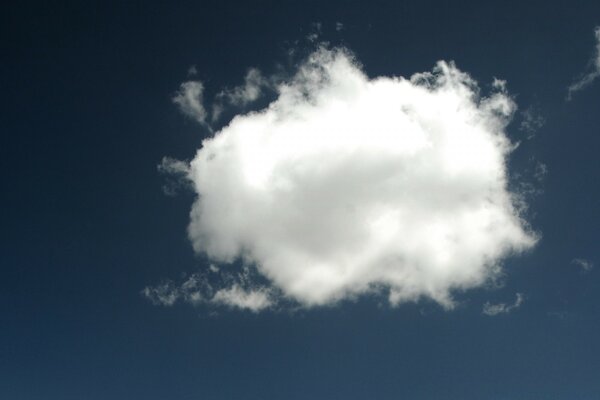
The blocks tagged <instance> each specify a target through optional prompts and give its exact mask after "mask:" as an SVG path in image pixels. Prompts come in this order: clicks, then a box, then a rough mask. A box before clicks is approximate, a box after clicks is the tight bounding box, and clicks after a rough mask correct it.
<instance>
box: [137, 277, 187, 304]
mask: <svg viewBox="0 0 600 400" xmlns="http://www.w3.org/2000/svg"><path fill="white" fill-rule="evenodd" d="M142 294H143V295H144V296H145V297H146V298H148V299H149V300H150V301H151V302H152V303H153V304H156V305H162V306H172V305H173V304H175V302H177V299H178V298H179V292H178V291H177V290H176V288H175V287H174V286H173V284H172V283H171V282H165V283H162V284H160V285H158V286H154V287H151V286H148V287H145V288H144V290H142Z"/></svg>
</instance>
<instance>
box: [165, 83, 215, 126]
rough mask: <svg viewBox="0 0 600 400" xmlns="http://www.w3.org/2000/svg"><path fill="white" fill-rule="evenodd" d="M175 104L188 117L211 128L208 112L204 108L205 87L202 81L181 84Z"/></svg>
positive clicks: (174, 98) (175, 97)
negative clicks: (207, 121) (207, 119)
mask: <svg viewBox="0 0 600 400" xmlns="http://www.w3.org/2000/svg"><path fill="white" fill-rule="evenodd" d="M172 100H173V103H175V104H177V105H178V106H179V109H180V110H181V112H182V113H183V114H185V115H186V116H188V117H190V118H192V119H194V120H195V121H196V122H198V123H200V124H202V125H204V126H206V127H208V128H210V127H209V126H208V124H207V123H206V118H207V116H208V115H207V112H206V109H205V108H204V85H203V84H202V82H200V81H188V82H184V83H182V84H181V86H180V87H179V90H178V91H177V92H176V93H175V95H174V96H173V98H172Z"/></svg>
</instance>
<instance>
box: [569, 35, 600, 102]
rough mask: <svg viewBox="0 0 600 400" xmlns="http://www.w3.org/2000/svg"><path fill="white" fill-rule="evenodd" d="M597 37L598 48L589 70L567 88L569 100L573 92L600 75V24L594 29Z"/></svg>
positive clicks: (586, 85)
mask: <svg viewBox="0 0 600 400" xmlns="http://www.w3.org/2000/svg"><path fill="white" fill-rule="evenodd" d="M594 35H595V37H596V48H595V51H594V55H593V56H592V59H591V61H590V63H589V67H588V72H586V73H584V74H582V75H581V76H580V77H579V78H577V80H575V82H573V83H572V84H571V85H570V86H569V88H568V90H567V100H571V98H572V96H573V93H575V92H578V91H580V90H582V89H584V88H586V87H588V86H589V85H590V84H591V83H592V82H594V81H595V80H596V78H598V77H599V76H600V26H597V27H596V28H595V29H594Z"/></svg>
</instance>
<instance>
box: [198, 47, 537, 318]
mask: <svg viewBox="0 0 600 400" xmlns="http://www.w3.org/2000/svg"><path fill="white" fill-rule="evenodd" d="M494 87H495V89H494V92H493V93H491V94H490V95H488V96H487V97H482V96H481V95H480V91H479V88H478V85H477V83H476V82H475V81H474V80H473V79H472V78H471V77H470V76H469V75H468V74H466V73H464V72H462V71H460V70H459V69H458V68H457V67H456V66H455V65H454V64H453V63H448V62H443V61H442V62H439V63H438V64H437V65H436V66H435V68H434V69H433V71H432V72H424V73H418V74H415V75H413V76H412V77H411V78H408V79H407V78H403V77H378V78H374V79H370V78H369V77H367V76H366V75H365V74H364V72H363V71H362V70H361V67H360V66H359V65H358V63H357V62H356V61H355V60H354V58H353V56H352V55H351V54H350V53H349V52H348V51H347V50H344V49H333V50H330V49H325V48H320V49H319V50H317V51H316V52H314V53H313V54H312V55H311V56H310V57H309V58H308V59H307V60H306V61H305V62H304V63H303V64H302V65H300V67H299V69H298V72H297V73H296V74H295V75H294V76H293V77H292V78H290V79H288V80H285V81H282V82H279V83H278V84H277V87H276V91H277V96H278V97H277V99H276V100H275V101H273V102H272V103H271V104H270V105H269V106H268V107H266V108H265V109H262V110H258V111H253V112H250V113H247V114H243V115H238V116H236V117H235V118H234V119H233V120H232V121H231V122H230V123H229V124H228V125H227V126H225V127H224V128H222V129H221V130H220V131H218V132H216V133H215V135H214V136H213V137H211V138H208V139H205V140H204V141H203V143H202V147H201V148H200V149H199V150H198V152H197V154H196V156H195V158H194V159H193V161H192V162H191V163H190V166H189V168H190V169H189V179H191V181H192V183H193V186H194V189H195V191H196V193H197V195H198V196H197V198H196V200H195V202H194V204H193V207H192V210H191V214H190V217H191V221H190V225H189V228H188V234H189V238H190V240H191V242H192V244H193V247H194V249H195V251H196V252H198V253H204V254H206V255H207V256H208V257H209V259H210V260H211V261H212V262H213V263H216V264H228V263H233V262H234V261H236V260H242V261H243V262H244V263H245V265H249V266H252V268H254V269H255V271H256V273H257V274H258V275H259V276H261V278H263V279H266V280H267V281H268V282H269V284H270V285H271V286H270V289H272V290H276V291H277V292H278V293H280V295H281V298H284V299H287V300H291V301H295V302H297V303H299V304H301V305H303V306H307V307H310V306H317V305H329V304H333V303H336V302H338V301H340V300H344V299H353V298H356V297H358V296H360V295H367V294H385V295H386V296H387V297H388V299H389V302H390V303H391V304H392V305H396V304H399V303H402V302H406V301H416V300H418V299H419V298H422V297H425V298H430V299H433V300H435V301H437V302H438V303H440V304H442V305H443V306H445V307H452V305H453V300H452V291H454V290H464V289H467V288H472V287H476V286H479V285H482V284H484V283H486V282H489V281H490V280H491V279H494V277H496V276H497V275H498V274H499V273H501V268H500V265H501V262H502V260H503V259H504V258H506V257H508V256H510V255H513V254H515V253H518V252H521V251H524V250H527V249H529V248H531V247H532V246H533V245H534V244H535V242H536V236H535V235H534V234H533V233H531V231H530V230H529V228H528V226H527V224H526V222H525V221H523V219H522V218H521V216H520V215H519V212H518V209H517V207H515V197H516V196H515V194H514V193H511V192H510V191H509V190H508V172H507V163H506V162H507V157H508V156H509V153H510V152H511V150H512V149H513V145H512V144H511V143H510V141H509V139H508V138H507V137H506V134H505V127H506V125H507V124H508V123H509V121H510V120H511V117H512V115H513V113H514V111H515V109H516V106H515V103H514V102H513V100H512V98H511V97H510V96H509V94H508V93H507V92H506V88H505V83H504V82H503V81H500V80H497V81H495V83H494ZM186 98H187V97H186ZM222 268H223V269H225V268H226V266H222ZM265 290H266V289H265ZM216 293H219V292H218V291H217V292H216ZM221 293H222V294H220V295H219V296H217V299H218V300H217V299H215V301H220V302H222V303H227V304H238V305H240V304H246V305H247V307H246V308H249V309H253V306H251V304H254V305H264V304H270V303H268V302H265V301H264V300H261V299H263V297H260V296H259V295H257V294H254V295H250V294H248V293H247V292H243V291H240V290H239V289H236V288H235V286H231V285H230V286H228V289H227V290H225V291H222V292H221ZM213 297H214V295H213ZM269 301H273V300H272V299H271V300H269ZM254 307H255V308H256V307H259V306H254Z"/></svg>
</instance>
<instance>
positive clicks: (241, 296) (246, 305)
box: [211, 284, 272, 312]
mask: <svg viewBox="0 0 600 400" xmlns="http://www.w3.org/2000/svg"><path fill="white" fill-rule="evenodd" d="M211 301H212V302H213V303H217V304H223V305H227V306H229V307H234V308H240V309H247V310H250V311H253V312H258V311H261V310H264V309H265V308H268V307H270V306H271V305H272V301H271V299H270V297H269V292H268V290H267V289H264V288H262V289H256V290H245V289H243V288H242V287H241V286H240V285H238V284H234V285H232V286H231V287H228V288H224V289H220V290H219V291H217V292H216V293H215V295H214V297H213V298H212V300H211Z"/></svg>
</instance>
